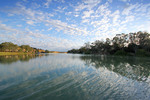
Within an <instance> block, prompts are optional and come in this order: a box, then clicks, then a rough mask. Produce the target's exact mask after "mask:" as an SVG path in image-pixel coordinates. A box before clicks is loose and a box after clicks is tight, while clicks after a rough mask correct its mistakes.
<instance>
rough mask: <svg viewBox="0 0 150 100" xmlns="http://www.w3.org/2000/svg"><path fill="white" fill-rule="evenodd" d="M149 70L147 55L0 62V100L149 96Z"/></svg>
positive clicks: (102, 99)
mask: <svg viewBox="0 0 150 100" xmlns="http://www.w3.org/2000/svg"><path fill="white" fill-rule="evenodd" d="M146 65H147V66H146ZM149 71H150V69H149V60H147V59H139V58H134V59H133V58H117V57H102V56H97V57H94V56H85V55H71V54H49V55H48V56H42V57H36V59H30V60H29V61H27V62H22V61H18V62H15V63H11V64H2V63H0V94H1V95H0V100H10V99H11V100H17V99H18V100H60V99H61V100H108V99H109V100H122V99H125V100H127V99H128V100H138V99H142V100H149V98H150V95H149V94H150V84H149V83H150V82H149V81H148V79H149V78H148V77H149V76H148V73H149Z"/></svg>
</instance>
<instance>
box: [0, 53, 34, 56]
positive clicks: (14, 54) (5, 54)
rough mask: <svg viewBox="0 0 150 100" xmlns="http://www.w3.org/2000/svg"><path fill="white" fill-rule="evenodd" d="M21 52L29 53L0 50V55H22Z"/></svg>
mask: <svg viewBox="0 0 150 100" xmlns="http://www.w3.org/2000/svg"><path fill="white" fill-rule="evenodd" d="M22 54H31V53H24V52H0V56H4V55H22Z"/></svg>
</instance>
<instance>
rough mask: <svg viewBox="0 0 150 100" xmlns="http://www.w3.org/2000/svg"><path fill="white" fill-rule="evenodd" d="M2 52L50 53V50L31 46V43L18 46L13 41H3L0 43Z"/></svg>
mask: <svg viewBox="0 0 150 100" xmlns="http://www.w3.org/2000/svg"><path fill="white" fill-rule="evenodd" d="M0 52H25V53H39V52H42V53H49V51H48V50H42V49H37V48H33V47H30V46H29V45H21V46H18V45H17V44H14V43H12V42H3V43H1V44H0Z"/></svg>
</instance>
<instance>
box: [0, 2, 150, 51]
mask: <svg viewBox="0 0 150 100" xmlns="http://www.w3.org/2000/svg"><path fill="white" fill-rule="evenodd" d="M137 31H147V32H150V0H0V43H2V42H5V41H7V42H13V43H15V44H18V45H23V44H28V45H30V46H32V47H36V48H42V49H48V50H55V51H67V50H69V49H72V48H79V47H80V46H82V45H83V44H84V43H85V42H88V41H89V42H93V41H95V40H105V39H106V38H112V37H113V36H115V34H119V33H129V32H137Z"/></svg>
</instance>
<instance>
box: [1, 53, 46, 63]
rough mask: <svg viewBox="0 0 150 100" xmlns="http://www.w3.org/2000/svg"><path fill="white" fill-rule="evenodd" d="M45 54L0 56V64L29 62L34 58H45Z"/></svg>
mask: <svg viewBox="0 0 150 100" xmlns="http://www.w3.org/2000/svg"><path fill="white" fill-rule="evenodd" d="M46 55H47V54H22V55H4V56H0V63H2V64H11V63H13V62H17V61H21V62H24V61H29V60H30V59H33V58H36V57H42V56H46Z"/></svg>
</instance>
